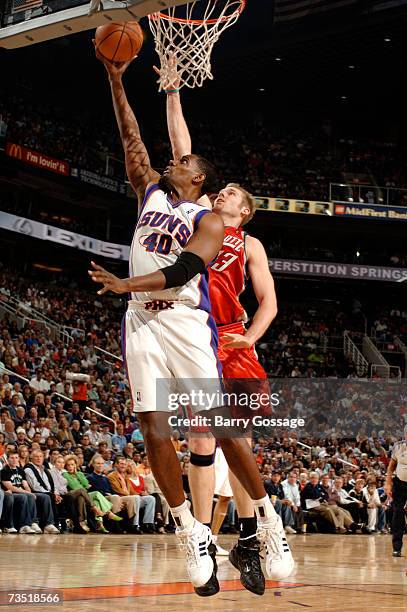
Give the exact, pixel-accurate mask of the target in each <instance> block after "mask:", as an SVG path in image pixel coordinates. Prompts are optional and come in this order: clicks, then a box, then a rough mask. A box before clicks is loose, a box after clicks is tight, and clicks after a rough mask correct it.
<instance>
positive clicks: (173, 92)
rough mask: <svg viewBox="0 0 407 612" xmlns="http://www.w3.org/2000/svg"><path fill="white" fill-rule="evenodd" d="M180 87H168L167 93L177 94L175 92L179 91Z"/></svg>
mask: <svg viewBox="0 0 407 612" xmlns="http://www.w3.org/2000/svg"><path fill="white" fill-rule="evenodd" d="M179 90H180V88H179V87H178V89H168V90H166V91H165V93H166V94H167V95H168V94H175V93H179Z"/></svg>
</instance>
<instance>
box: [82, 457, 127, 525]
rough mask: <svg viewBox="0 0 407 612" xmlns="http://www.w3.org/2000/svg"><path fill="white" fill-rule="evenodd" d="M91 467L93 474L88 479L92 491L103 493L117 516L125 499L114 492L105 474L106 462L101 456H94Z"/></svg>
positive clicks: (118, 518) (119, 518)
mask: <svg viewBox="0 0 407 612" xmlns="http://www.w3.org/2000/svg"><path fill="white" fill-rule="evenodd" d="M91 466H92V468H93V472H92V473H91V474H89V475H88V477H87V479H88V481H89V483H90V486H91V488H90V491H99V492H100V493H102V494H103V495H104V496H105V497H106V498H107V499H108V500H109V501H110V502H111V504H112V512H113V513H115V514H116V513H117V512H120V511H121V510H122V508H123V505H124V502H123V498H122V497H120V495H117V494H115V493H114V492H113V489H112V487H111V484H110V481H109V479H108V478H107V476H106V474H105V473H104V468H105V461H104V459H103V457H102V456H101V455H99V454H96V455H94V456H93V457H92V461H91ZM115 520H121V517H117V518H116V519H115Z"/></svg>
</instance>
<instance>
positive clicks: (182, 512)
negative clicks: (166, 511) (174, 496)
mask: <svg viewBox="0 0 407 612" xmlns="http://www.w3.org/2000/svg"><path fill="white" fill-rule="evenodd" d="M170 510H171V514H172V516H173V519H174V521H175V525H176V526H177V527H178V528H179V529H188V528H190V527H192V526H193V524H194V522H195V519H194V517H193V516H192V513H191V510H190V509H189V508H188V504H187V500H185V501H184V503H183V504H181V505H180V506H177V507H176V508H170Z"/></svg>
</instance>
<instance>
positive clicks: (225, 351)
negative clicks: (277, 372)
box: [218, 322, 267, 380]
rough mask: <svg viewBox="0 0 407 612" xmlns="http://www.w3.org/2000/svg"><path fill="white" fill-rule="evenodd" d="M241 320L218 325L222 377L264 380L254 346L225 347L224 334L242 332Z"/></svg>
mask: <svg viewBox="0 0 407 612" xmlns="http://www.w3.org/2000/svg"><path fill="white" fill-rule="evenodd" d="M244 333H245V327H244V325H243V323H242V322H239V323H231V324H230V325H223V326H221V327H218V334H219V346H218V357H219V359H220V361H221V363H222V372H223V378H256V379H260V380H264V379H266V378H267V374H266V372H265V370H264V368H263V366H262V365H261V364H260V363H259V360H258V359H257V355H256V351H255V350H254V347H253V346H252V347H251V348H247V349H235V348H225V347H224V344H225V343H226V340H225V339H224V334H244Z"/></svg>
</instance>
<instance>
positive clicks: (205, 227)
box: [89, 212, 225, 295]
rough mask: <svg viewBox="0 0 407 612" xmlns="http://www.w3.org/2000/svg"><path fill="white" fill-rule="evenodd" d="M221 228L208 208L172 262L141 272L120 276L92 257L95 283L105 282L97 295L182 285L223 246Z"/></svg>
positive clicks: (221, 223) (223, 229) (219, 220)
mask: <svg viewBox="0 0 407 612" xmlns="http://www.w3.org/2000/svg"><path fill="white" fill-rule="evenodd" d="M224 231H225V228H224V225H223V221H222V219H221V218H220V216H219V215H216V214H215V213H210V212H208V213H206V214H205V215H204V216H203V217H202V218H201V220H200V223H199V226H198V229H197V230H196V232H195V233H194V234H193V236H192V238H191V240H190V241H189V242H188V244H187V245H186V247H185V249H184V250H183V251H182V253H181V255H180V256H179V257H178V259H177V261H176V262H175V264H173V265H172V266H167V267H166V268H161V270H157V271H156V272H152V273H151V274H145V275H144V276H134V277H132V278H124V279H120V278H117V276H114V274H111V273H110V272H108V271H107V270H105V269H104V268H102V267H101V266H98V265H97V264H95V263H94V262H93V261H92V266H93V268H94V269H93V270H89V275H90V277H91V278H92V280H93V281H94V282H95V283H102V284H103V285H104V287H103V288H102V289H100V290H99V291H98V294H99V295H102V294H103V293H106V291H113V292H114V293H130V292H144V291H161V290H163V289H169V288H171V287H181V286H182V285H185V284H186V283H187V282H188V281H190V280H191V278H193V277H194V276H196V275H197V274H200V273H202V272H204V271H205V268H206V266H207V265H208V264H209V263H210V262H211V261H212V260H213V259H215V257H216V256H217V254H218V252H219V251H220V249H221V248H222V244H223V237H224Z"/></svg>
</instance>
